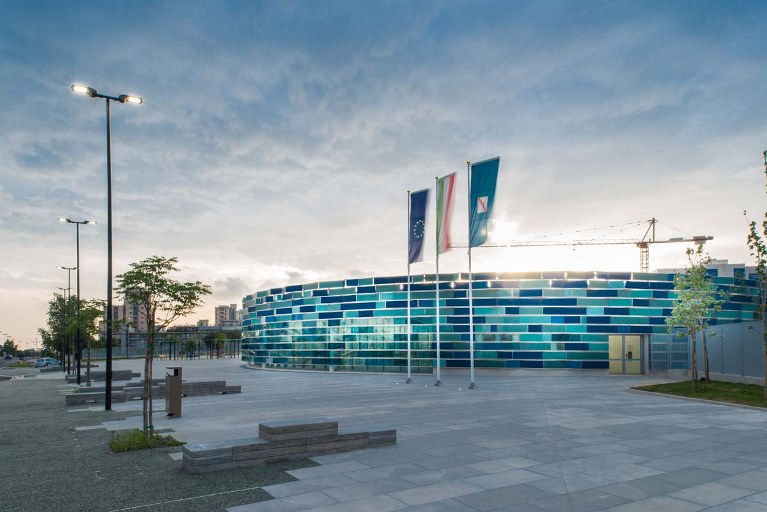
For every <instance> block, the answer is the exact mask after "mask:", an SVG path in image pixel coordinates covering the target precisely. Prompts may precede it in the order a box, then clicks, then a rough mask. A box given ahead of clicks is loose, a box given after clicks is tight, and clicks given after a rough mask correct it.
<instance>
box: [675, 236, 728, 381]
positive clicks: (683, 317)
mask: <svg viewBox="0 0 767 512" xmlns="http://www.w3.org/2000/svg"><path fill="white" fill-rule="evenodd" d="M687 259H688V261H689V266H688V267H687V268H686V269H685V273H684V274H677V275H676V276H675V277H674V289H675V290H676V294H677V298H676V302H675V303H674V308H673V309H672V310H671V316H670V317H668V318H666V324H667V325H668V330H669V332H673V331H674V330H675V329H676V328H679V327H681V328H683V329H684V330H685V332H686V333H687V336H688V337H689V339H690V350H691V355H692V364H691V368H690V369H691V373H692V388H693V389H698V358H697V351H696V347H695V340H696V338H697V336H698V333H701V337H702V341H703V369H704V374H705V376H706V381H708V380H709V379H710V375H709V370H708V346H707V344H706V328H707V327H708V324H709V319H710V317H711V315H712V314H714V313H715V312H716V311H719V310H720V309H721V308H722V304H723V303H724V300H725V298H724V295H723V294H722V292H720V291H719V290H718V289H717V286H716V285H715V284H714V282H713V281H712V280H711V277H710V276H709V275H708V273H707V272H706V265H707V264H708V263H709V262H710V261H711V258H709V257H708V256H707V255H705V254H704V253H703V247H702V246H700V245H699V246H698V248H697V249H687Z"/></svg>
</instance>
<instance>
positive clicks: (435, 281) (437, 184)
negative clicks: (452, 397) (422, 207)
mask: <svg viewBox="0 0 767 512" xmlns="http://www.w3.org/2000/svg"><path fill="white" fill-rule="evenodd" d="M434 181H435V182H436V187H435V194H434V197H436V198H437V200H436V201H434V206H435V207H436V209H437V215H436V218H437V225H438V226H440V227H441V229H445V226H443V225H442V224H441V219H440V218H439V176H435V177H434ZM443 201H444V197H443ZM443 208H444V205H443ZM434 233H435V235H436V239H437V274H436V276H435V279H434V288H435V290H436V297H437V316H436V322H437V382H435V383H434V385H435V386H441V385H442V380H441V379H440V353H439V349H440V346H439V345H440V341H439V235H440V233H439V230H437V229H435V230H434Z"/></svg>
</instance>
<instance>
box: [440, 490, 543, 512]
mask: <svg viewBox="0 0 767 512" xmlns="http://www.w3.org/2000/svg"><path fill="white" fill-rule="evenodd" d="M550 496H552V494H551V493H548V492H546V491H543V490H541V489H537V488H535V487H530V486H527V485H524V484H521V485H511V486H508V487H501V488H498V489H491V490H488V491H481V492H476V493H473V494H466V495H464V496H459V497H457V498H455V500H456V501H460V502H461V503H465V504H466V505H469V506H471V507H473V508H474V509H476V510H482V511H489V510H498V509H501V508H504V507H509V506H511V505H519V504H521V503H527V502H530V501H532V500H536V499H542V498H545V497H550Z"/></svg>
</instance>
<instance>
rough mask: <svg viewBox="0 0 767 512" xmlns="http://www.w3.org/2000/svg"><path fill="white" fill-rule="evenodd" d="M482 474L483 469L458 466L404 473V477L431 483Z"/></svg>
mask: <svg viewBox="0 0 767 512" xmlns="http://www.w3.org/2000/svg"><path fill="white" fill-rule="evenodd" d="M482 474H483V473H482V472H481V471H478V470H476V469H472V468H470V467H469V466H457V467H454V468H445V469H432V470H430V471H421V472H418V473H409V474H406V475H402V478H404V479H405V480H408V481H410V482H413V483H415V484H418V485H431V484H436V483H439V482H449V481H451V480H462V479H465V478H469V477H472V476H478V475H482Z"/></svg>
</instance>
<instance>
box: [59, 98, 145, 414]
mask: <svg viewBox="0 0 767 512" xmlns="http://www.w3.org/2000/svg"><path fill="white" fill-rule="evenodd" d="M71 90H72V92H74V93H77V94H84V95H86V96H90V97H91V98H96V99H103V100H105V101H106V121H107V126H106V128H107V306H106V310H107V311H106V349H107V350H106V372H105V373H106V379H105V386H104V387H105V389H104V393H105V394H104V409H105V410H107V411H109V410H111V409H112V320H113V319H112V140H111V139H112V126H111V117H110V103H111V102H112V101H117V102H119V103H133V104H141V103H143V102H144V100H143V99H142V98H140V97H138V96H131V95H128V94H121V95H119V96H108V95H106V94H100V93H98V92H97V91H96V89H94V88H92V87H88V86H85V85H78V84H72V87H71ZM59 221H60V222H66V223H68V224H74V225H75V226H76V229H77V234H76V243H77V265H76V266H75V267H74V268H75V269H77V308H78V310H77V339H76V342H75V343H76V349H75V350H76V351H77V355H76V361H77V383H78V384H80V361H81V354H80V352H81V350H82V348H81V346H80V345H81V342H80V322H79V319H80V311H79V308H80V225H81V224H95V222H94V221H91V220H83V221H76V220H72V219H69V218H66V217H62V218H59ZM62 268H65V267H62ZM70 287H71V285H70Z"/></svg>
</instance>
